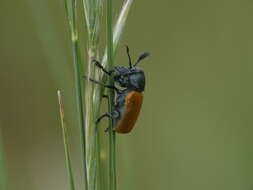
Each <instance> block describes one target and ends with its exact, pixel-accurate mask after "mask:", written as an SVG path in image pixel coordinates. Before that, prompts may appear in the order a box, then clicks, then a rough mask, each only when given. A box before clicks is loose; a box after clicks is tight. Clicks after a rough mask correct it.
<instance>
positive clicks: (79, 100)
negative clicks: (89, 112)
mask: <svg viewBox="0 0 253 190" xmlns="http://www.w3.org/2000/svg"><path fill="white" fill-rule="evenodd" d="M69 5H70V4H69V3H68V0H65V9H66V13H67V18H68V22H69V28H70V32H71V42H72V54H73V63H74V77H75V78H74V80H75V94H76V104H77V112H78V123H79V129H80V141H81V153H82V162H83V173H84V184H85V188H86V189H87V171H86V162H85V155H86V150H85V130H84V129H85V122H84V109H83V94H82V83H81V77H82V76H81V71H80V70H81V69H80V68H81V65H82V62H81V53H80V46H79V37H78V32H77V24H76V23H77V6H76V0H71V5H70V7H69Z"/></svg>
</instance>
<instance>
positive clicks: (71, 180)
mask: <svg viewBox="0 0 253 190" xmlns="http://www.w3.org/2000/svg"><path fill="white" fill-rule="evenodd" d="M57 95H58V102H59V109H60V117H61V127H62V136H63V143H64V151H65V164H66V167H67V171H68V178H69V185H70V190H75V183H74V177H73V172H72V166H71V160H70V155H69V142H68V131H67V128H66V124H65V121H64V108H63V103H62V97H61V92H60V91H59V90H58V91H57Z"/></svg>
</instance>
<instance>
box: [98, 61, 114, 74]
mask: <svg viewBox="0 0 253 190" xmlns="http://www.w3.org/2000/svg"><path fill="white" fill-rule="evenodd" d="M93 62H94V63H95V65H96V66H97V67H98V68H100V69H101V70H102V71H104V73H106V74H107V75H109V76H111V75H112V73H113V72H114V69H112V70H109V71H108V70H106V69H105V68H104V67H103V65H102V64H101V63H100V62H99V61H97V60H93Z"/></svg>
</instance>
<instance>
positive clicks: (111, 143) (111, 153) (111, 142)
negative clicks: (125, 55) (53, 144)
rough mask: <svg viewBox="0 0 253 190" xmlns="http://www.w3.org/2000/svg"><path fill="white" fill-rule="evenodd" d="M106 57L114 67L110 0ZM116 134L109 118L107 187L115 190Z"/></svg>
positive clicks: (110, 66)
mask: <svg viewBox="0 0 253 190" xmlns="http://www.w3.org/2000/svg"><path fill="white" fill-rule="evenodd" d="M106 21H107V23H106V24H107V25H106V26H107V57H108V69H109V70H111V69H113V68H114V64H113V29H112V0H107V15H106ZM108 82H109V84H110V85H114V80H113V77H109V80H108ZM108 91H109V104H108V106H109V112H110V113H111V114H112V112H113V102H114V98H115V93H114V90H112V89H109V90H108ZM115 141H116V135H115V132H114V131H113V120H111V119H110V120H109V189H110V190H116V188H117V187H116V186H117V185H116V151H115V149H116V148H115V147H116V142H115Z"/></svg>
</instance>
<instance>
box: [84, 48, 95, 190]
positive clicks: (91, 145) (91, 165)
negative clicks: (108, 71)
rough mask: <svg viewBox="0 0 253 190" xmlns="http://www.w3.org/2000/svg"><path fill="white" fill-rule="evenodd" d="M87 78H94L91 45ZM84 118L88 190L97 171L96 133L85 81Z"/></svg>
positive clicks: (89, 86)
mask: <svg viewBox="0 0 253 190" xmlns="http://www.w3.org/2000/svg"><path fill="white" fill-rule="evenodd" d="M88 46H89V47H88V71H87V75H88V78H92V76H94V68H93V66H92V60H93V59H95V55H96V51H95V48H94V46H93V45H92V44H89V45H88ZM85 93H86V100H85V101H86V103H85V106H86V117H85V126H86V128H85V135H86V167H87V182H88V190H95V188H96V169H97V154H96V151H97V144H96V141H97V139H96V138H97V131H96V125H95V114H94V104H95V103H93V98H94V96H93V84H92V83H91V82H90V81H89V80H87V85H86V90H85Z"/></svg>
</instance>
